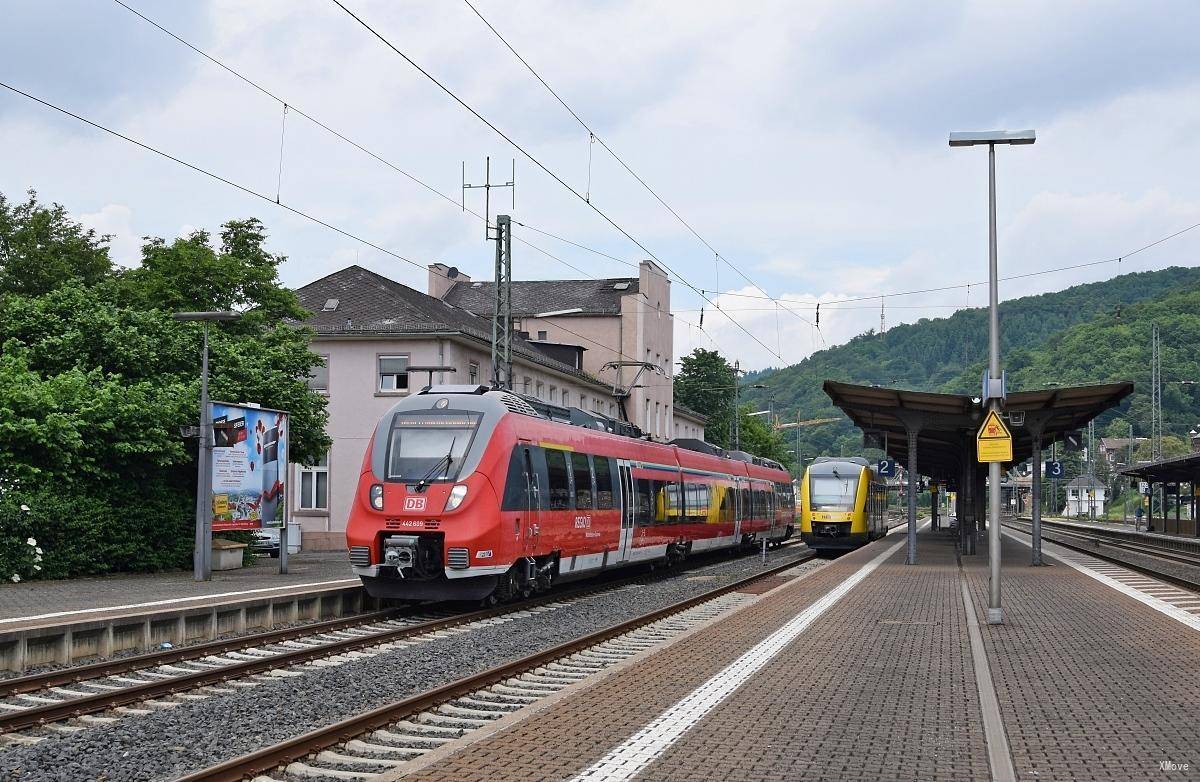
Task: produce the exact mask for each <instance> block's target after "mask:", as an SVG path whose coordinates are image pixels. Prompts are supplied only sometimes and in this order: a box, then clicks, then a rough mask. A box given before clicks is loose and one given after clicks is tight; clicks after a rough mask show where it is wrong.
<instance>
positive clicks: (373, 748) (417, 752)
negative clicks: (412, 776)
mask: <svg viewBox="0 0 1200 782" xmlns="http://www.w3.org/2000/svg"><path fill="white" fill-rule="evenodd" d="M346 749H348V750H352V751H354V752H366V753H368V754H369V755H384V756H395V755H404V756H405V757H401V758H399V759H400V760H412V759H413V758H419V757H421V756H422V755H424V754H425V753H426V752H428V751H429V749H427V748H424V747H422V748H417V747H398V746H396V745H394V744H372V743H370V742H368V741H363V740H362V739H351V740H350V741H347V742H346Z"/></svg>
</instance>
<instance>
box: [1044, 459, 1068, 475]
mask: <svg viewBox="0 0 1200 782" xmlns="http://www.w3.org/2000/svg"><path fill="white" fill-rule="evenodd" d="M1066 474H1067V471H1066V470H1064V469H1063V463H1062V462H1046V477H1047V478H1062V477H1063V476H1064V475H1066Z"/></svg>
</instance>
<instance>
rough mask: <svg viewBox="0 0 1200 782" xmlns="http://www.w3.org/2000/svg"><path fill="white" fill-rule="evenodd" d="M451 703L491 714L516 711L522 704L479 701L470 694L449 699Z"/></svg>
mask: <svg viewBox="0 0 1200 782" xmlns="http://www.w3.org/2000/svg"><path fill="white" fill-rule="evenodd" d="M451 703H453V704H454V705H455V706H460V707H462V708H464V709H472V710H474V711H480V712H487V713H491V714H508V713H509V712H510V711H516V710H518V709H520V708H521V707H522V706H524V704H523V703H497V702H496V701H481V700H479V699H478V698H475V697H472V696H470V695H464V696H463V697H461V698H455V699H454V700H453V701H451Z"/></svg>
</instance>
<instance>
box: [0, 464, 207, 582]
mask: <svg viewBox="0 0 1200 782" xmlns="http://www.w3.org/2000/svg"><path fill="white" fill-rule="evenodd" d="M22 505H25V506H27V507H28V508H29V510H28V511H24V510H22V509H21V506H22ZM193 507H194V501H193V500H191V498H190V496H189V495H188V494H187V493H186V492H183V491H178V490H171V489H169V488H163V487H157V486H142V487H139V488H138V490H137V491H131V490H128V489H124V490H114V491H108V492H97V493H95V494H69V495H66V494H60V493H59V492H57V491H55V490H53V489H39V490H35V491H29V492H22V491H19V490H17V491H9V492H6V493H5V494H4V495H3V496H2V497H0V578H6V579H7V578H10V574H12V573H17V574H18V575H20V577H21V578H26V577H29V576H36V577H41V578H69V577H72V576H80V575H98V574H101V573H111V572H122V571H154V570H168V569H175V568H181V567H186V566H187V565H188V564H189V563H190V562H191V559H192V538H193V515H192V509H193ZM29 538H33V539H35V540H36V541H37V547H38V548H40V549H42V551H43V552H44V555H43V560H42V561H41V562H40V563H39V564H40V565H41V568H42V569H41V570H40V571H33V570H32V568H31V567H30V564H29V562H28V549H29V548H30V547H29V546H28V545H27V543H26V541H27V539H29Z"/></svg>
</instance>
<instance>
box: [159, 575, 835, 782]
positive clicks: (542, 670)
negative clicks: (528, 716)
mask: <svg viewBox="0 0 1200 782" xmlns="http://www.w3.org/2000/svg"><path fill="white" fill-rule="evenodd" d="M812 557H813V555H812V554H811V553H808V554H806V555H805V556H801V557H797V558H795V559H791V560H789V561H788V562H785V563H783V564H780V565H777V566H774V567H772V568H769V569H767V570H765V571H763V572H760V573H757V574H754V575H752V576H749V577H746V578H743V579H739V580H738V581H735V582H732V583H730V584H726V585H724V586H721V587H717V588H715V589H712V590H709V591H707V592H704V593H702V594H700V595H697V596H695V597H691V598H688V599H686V600H683V601H680V602H677V603H675V604H673V605H670V606H667V607H665V608H661V609H658V610H655V611H651V612H649V613H646V614H643V615H641V616H638V617H635V618H633V619H630V620H627V621H623V622H620V623H617V624H615V625H612V626H610V627H607V628H605V629H602V630H599V631H597V632H594V633H591V634H589V635H586V636H584V637H581V638H578V639H575V640H573V641H568V642H566V643H563V644H559V645H557V646H554V647H552V648H549V649H546V650H543V651H540V652H537V653H535V654H532V655H529V656H527V657H524V658H521V659H517V660H513V661H511V662H507V663H504V664H502V665H499V666H496V667H494V668H491V669H489V670H486V671H483V672H481V673H479V674H475V675H472V676H468V677H465V678H462V679H459V680H457V681H454V682H451V683H449V684H445V685H442V686H440V687H436V688H434V689H431V690H428V691H426V692H422V693H419V694H417V695H414V696H411V697H407V698H404V699H403V700H400V701H397V702H396V703H392V704H388V705H385V706H382V707H379V708H376V709H372V710H370V711H366V712H363V713H361V714H358V715H356V716H354V717H351V718H349V719H346V720H342V721H341V722H337V723H335V724H332V725H329V726H326V727H323V728H320V729H317V730H313V731H310V732H308V733H304V734H302V735H299V736H296V737H293V738H291V739H288V740H286V741H283V742H280V743H278V744H275V745H272V746H268V747H264V748H262V749H261V750H258V751H257V752H253V753H251V754H248V755H244V756H242V757H238V758H234V759H231V760H228V761H225V762H223V763H220V764H217V765H215V766H212V767H211V768H207V769H204V770H202V771H198V772H195V773H192V774H189V775H187V776H185V777H182V778H181V779H180V781H179V782H238V781H239V780H245V779H253V780H254V781H255V782H282V781H286V782H302V781H304V780H308V781H311V780H321V779H329V780H368V779H370V778H371V777H373V776H377V775H379V774H382V773H385V772H389V771H393V770H395V769H397V768H399V767H401V766H403V765H404V764H406V763H408V762H411V761H413V760H416V759H419V758H420V757H421V756H423V755H425V754H427V753H429V752H431V751H433V750H434V749H436V748H438V747H440V746H442V745H444V744H447V743H449V742H450V741H453V740H455V739H457V738H460V737H462V736H463V735H465V734H466V733H468V732H470V731H472V730H475V729H478V728H481V727H484V726H486V725H488V724H489V723H491V722H494V721H496V720H499V719H502V718H503V717H504V716H506V715H507V714H510V713H512V712H515V711H518V710H519V709H521V708H524V707H525V706H528V705H530V704H532V703H536V702H537V701H539V700H542V699H543V698H547V697H550V696H551V695H554V694H555V693H558V692H561V691H562V690H564V689H566V688H567V687H570V686H571V685H573V684H577V683H578V682H581V681H583V680H584V679H587V678H588V677H590V676H592V675H594V674H596V673H598V672H601V671H603V670H605V669H606V668H609V667H611V666H613V665H617V664H619V663H621V662H623V661H625V660H628V659H629V658H631V657H633V656H634V655H636V654H639V653H641V652H643V651H646V650H648V649H650V648H652V647H654V646H657V645H658V644H660V643H663V642H664V641H666V640H669V639H670V638H673V637H675V636H677V635H679V634H680V633H683V632H685V631H687V630H688V629H690V628H692V627H695V626H697V625H698V624H700V623H702V622H705V621H707V620H709V619H712V618H714V617H716V616H718V615H719V614H721V613H724V612H725V611H728V610H730V609H732V608H733V607H735V606H737V605H740V604H742V603H744V602H746V601H749V600H752V599H754V598H753V596H752V595H750V594H745V593H742V592H741V591H740V590H743V589H745V588H746V587H748V586H749V585H750V584H753V583H756V582H759V581H762V580H763V579H768V578H771V577H773V576H777V575H778V574H779V573H782V572H783V571H786V570H789V569H791V568H794V567H796V566H797V565H799V564H801V563H803V562H806V561H807V560H809V559H811V558H812Z"/></svg>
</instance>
